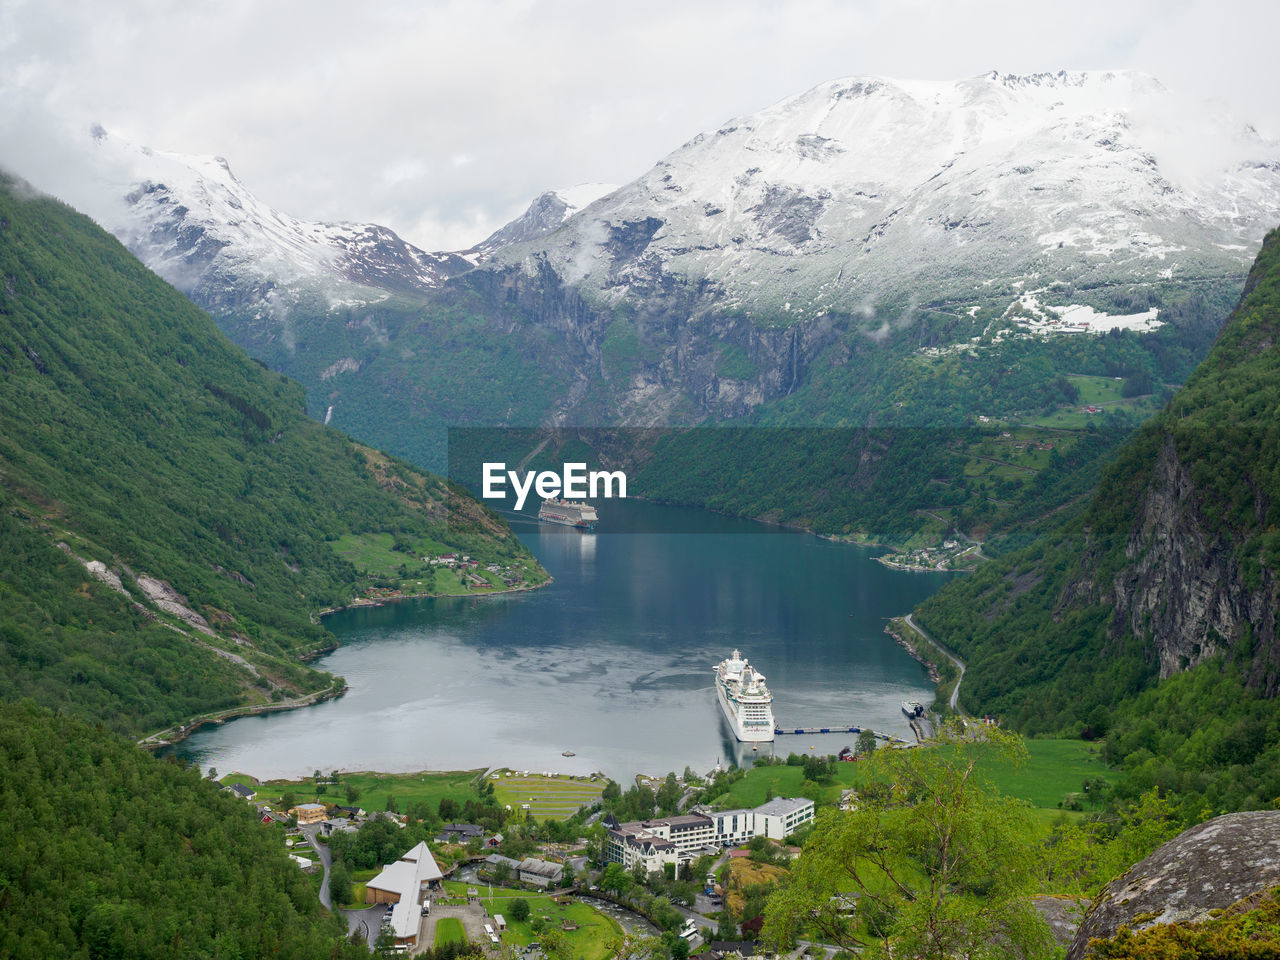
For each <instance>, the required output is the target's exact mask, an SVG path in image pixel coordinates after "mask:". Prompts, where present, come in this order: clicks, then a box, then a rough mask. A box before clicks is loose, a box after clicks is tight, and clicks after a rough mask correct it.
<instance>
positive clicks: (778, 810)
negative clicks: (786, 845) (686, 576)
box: [752, 797, 813, 840]
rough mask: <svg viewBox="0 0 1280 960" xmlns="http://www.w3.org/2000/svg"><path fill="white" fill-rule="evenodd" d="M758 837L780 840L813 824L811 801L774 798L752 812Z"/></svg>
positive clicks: (803, 798) (798, 798) (799, 798)
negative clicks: (806, 825)
mask: <svg viewBox="0 0 1280 960" xmlns="http://www.w3.org/2000/svg"><path fill="white" fill-rule="evenodd" d="M752 815H753V817H754V819H755V832H756V836H758V837H768V838H769V839H770V840H782V839H784V838H786V837H789V836H791V834H793V833H795V832H796V831H797V830H799V829H800V828H801V827H803V826H804V825H805V824H806V823H812V822H813V801H812V800H810V799H808V798H807V797H793V798H787V797H774V798H773V799H772V800H770V801H769V802H768V803H764V804H761V805H760V806H758V807H756V808H755V810H753V811H752Z"/></svg>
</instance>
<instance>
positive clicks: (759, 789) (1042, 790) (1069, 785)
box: [716, 740, 1116, 814]
mask: <svg viewBox="0 0 1280 960" xmlns="http://www.w3.org/2000/svg"><path fill="white" fill-rule="evenodd" d="M1026 745H1027V754H1028V757H1027V760H1026V762H1025V763H1023V764H1021V765H1014V764H1011V763H1008V762H1003V761H1000V762H997V761H992V762H988V763H984V764H982V765H981V766H980V768H979V769H980V771H981V773H982V775H983V777H984V778H985V779H987V780H988V781H989V782H990V783H991V784H992V785H993V786H995V787H996V789H998V790H999V791H1000V792H1001V793H1003V794H1006V795H1007V796H1011V797H1018V798H1019V799H1021V800H1026V801H1027V802H1028V803H1030V804H1031V805H1032V806H1033V807H1037V808H1040V809H1043V810H1046V811H1052V813H1054V814H1056V813H1057V812H1058V802H1059V801H1060V800H1062V798H1063V797H1064V796H1065V795H1066V794H1068V793H1079V792H1080V786H1081V783H1082V782H1083V781H1085V780H1088V779H1090V778H1092V777H1104V778H1106V779H1108V780H1111V779H1114V777H1115V776H1116V774H1115V772H1114V771H1112V770H1109V769H1108V768H1107V767H1106V766H1105V765H1104V764H1103V763H1102V761H1101V760H1100V759H1099V757H1098V753H1099V748H1098V747H1097V746H1096V745H1094V744H1090V743H1086V742H1084V741H1083V740H1028V741H1026ZM860 775H861V767H860V766H859V764H856V763H840V764H837V765H836V772H835V777H834V778H833V779H832V780H831V781H830V782H829V783H824V784H817V785H811V786H810V787H809V788H808V789H805V788H804V786H803V784H804V770H803V768H802V767H786V766H771V767H753V768H752V769H750V770H748V771H747V775H746V776H745V777H743V778H742V779H741V780H739V781H738V782H737V783H735V784H734V785H733V786H732V787H730V789H729V792H728V793H727V794H726V795H725V796H723V797H720V798H718V799H717V801H716V804H717V806H720V807H722V808H726V809H728V808H732V807H755V806H759V805H760V804H762V803H764V802H765V797H766V796H767V794H768V793H769V792H770V791H772V793H773V795H774V796H776V797H794V796H799V795H803V796H807V797H809V798H810V799H812V800H814V801H815V802H817V803H819V804H822V803H833V802H835V801H836V800H838V799H839V797H840V790H841V788H842V787H856V786H857V784H858V782H859V777H860Z"/></svg>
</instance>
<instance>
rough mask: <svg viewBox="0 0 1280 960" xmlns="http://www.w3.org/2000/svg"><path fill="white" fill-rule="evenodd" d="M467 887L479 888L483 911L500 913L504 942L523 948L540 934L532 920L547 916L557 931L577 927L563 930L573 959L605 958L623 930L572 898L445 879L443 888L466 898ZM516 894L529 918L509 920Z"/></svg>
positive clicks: (609, 918)
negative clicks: (526, 907)
mask: <svg viewBox="0 0 1280 960" xmlns="http://www.w3.org/2000/svg"><path fill="white" fill-rule="evenodd" d="M468 886H470V887H474V888H475V889H477V890H479V891H480V902H481V903H482V904H483V905H484V909H485V913H487V914H488V915H489V916H491V917H492V916H494V915H495V914H502V916H503V919H505V920H506V922H507V929H506V931H505V932H504V933H503V934H502V940H503V942H504V943H508V944H514V945H516V946H520V947H523V946H525V945H527V944H529V943H532V942H533V941H535V940H538V939H539V935H538V934H536V933H534V932H533V921H534V920H537V919H539V918H546V919H545V921H544V922H546V923H549V924H550V925H551V927H552V928H553V929H556V930H561V929H563V924H564V923H565V922H567V923H569V924H570V925H576V926H577V928H578V929H576V930H568V931H565V938H566V940H567V941H568V947H569V953H570V955H572V956H573V957H574V958H575V960H608V958H609V957H610V956H612V952H611V947H610V942H611V941H612V940H614V938H615V937H617V936H619V935H620V934H621V933H622V930H621V928H619V926H618V924H617V922H616V921H615V920H614V919H613V918H612V917H608V916H606V915H605V914H603V913H600V912H599V911H597V910H593V909H592V908H591V907H589V906H587V905H586V904H585V903H579V902H578V901H577V900H574V899H572V898H570V899H568V900H567V901H566V902H565V903H556V902H555V901H554V900H553V899H552V898H551V897H549V896H546V895H545V894H538V893H530V892H529V891H527V890H509V889H505V888H503V887H492V888H491V887H489V886H486V885H484V884H474V883H473V884H466V883H459V882H457V881H453V880H446V881H445V889H446V890H447V891H448V892H449V893H450V894H451V895H452V896H456V897H465V896H466V895H467V887H468ZM491 892H492V895H490V894H491ZM518 897H519V898H523V899H524V900H525V901H527V902H528V904H529V919H528V920H526V921H524V922H523V923H521V922H519V921H516V920H513V919H511V901H513V900H515V899H516V898H518Z"/></svg>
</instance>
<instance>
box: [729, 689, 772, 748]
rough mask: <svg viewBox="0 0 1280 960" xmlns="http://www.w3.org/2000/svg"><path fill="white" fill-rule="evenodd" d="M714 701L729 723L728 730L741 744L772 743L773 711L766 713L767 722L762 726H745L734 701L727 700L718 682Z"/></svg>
mask: <svg viewBox="0 0 1280 960" xmlns="http://www.w3.org/2000/svg"><path fill="white" fill-rule="evenodd" d="M716 699H717V700H719V701H720V709H721V710H722V711H724V717H725V719H726V720H728V721H729V729H730V730H732V731H733V735H734V736H735V737H737V738H738V739H739V740H740V741H741V742H743V743H771V742H772V741H773V731H774V724H773V710H772V709H770V710H769V711H768V716H769V721H768V723H764V724H750V725H748V724H746V723H744V722H743V720H742V718H741V717H739V716H738V710H737V707H736V706H735V704H734V701H733V700H731V699H730V698H729V695H728V694H727V693H726V692H725V688H724V684H723V683H721V682H720V681H719V680H717V681H716Z"/></svg>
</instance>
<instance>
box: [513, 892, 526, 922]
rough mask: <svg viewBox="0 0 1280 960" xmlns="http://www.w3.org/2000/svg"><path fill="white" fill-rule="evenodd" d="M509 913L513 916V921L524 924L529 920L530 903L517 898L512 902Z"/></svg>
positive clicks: (522, 898)
mask: <svg viewBox="0 0 1280 960" xmlns="http://www.w3.org/2000/svg"><path fill="white" fill-rule="evenodd" d="M508 912H509V913H510V914H511V919H513V920H515V921H517V922H519V923H524V922H525V921H526V920H528V919H529V901H528V900H526V899H525V898H524V897H516V898H515V899H514V900H512V901H511V906H510V907H509V908H508Z"/></svg>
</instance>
